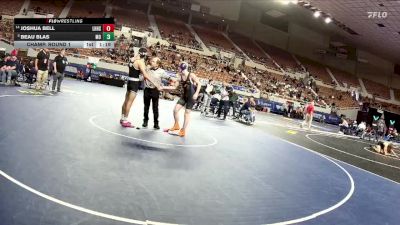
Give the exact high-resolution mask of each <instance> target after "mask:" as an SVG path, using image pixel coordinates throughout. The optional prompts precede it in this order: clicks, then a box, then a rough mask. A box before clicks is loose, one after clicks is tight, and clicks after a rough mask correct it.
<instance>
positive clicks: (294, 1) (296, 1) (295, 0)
mask: <svg viewBox="0 0 400 225" xmlns="http://www.w3.org/2000/svg"><path fill="white" fill-rule="evenodd" d="M290 2H291V3H292V4H295V5H297V3H299V1H298V0H291V1H290Z"/></svg>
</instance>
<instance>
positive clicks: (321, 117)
mask: <svg viewBox="0 0 400 225" xmlns="http://www.w3.org/2000/svg"><path fill="white" fill-rule="evenodd" d="M256 104H257V105H258V106H261V107H267V108H269V109H270V112H272V113H275V114H283V110H284V108H283V104H282V103H280V102H275V101H270V100H266V99H257V101H256ZM313 120H315V121H324V122H325V123H329V124H334V125H338V124H340V123H341V119H340V117H339V116H337V115H333V114H328V113H323V112H318V111H315V112H314V117H313Z"/></svg>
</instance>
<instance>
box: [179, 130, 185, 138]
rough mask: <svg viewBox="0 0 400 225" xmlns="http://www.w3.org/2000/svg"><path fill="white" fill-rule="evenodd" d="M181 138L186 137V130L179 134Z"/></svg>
mask: <svg viewBox="0 0 400 225" xmlns="http://www.w3.org/2000/svg"><path fill="white" fill-rule="evenodd" d="M178 135H179V137H185V135H186V133H185V130H184V129H181V130H180V131H179V133H178Z"/></svg>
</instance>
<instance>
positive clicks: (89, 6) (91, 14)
mask: <svg viewBox="0 0 400 225" xmlns="http://www.w3.org/2000/svg"><path fill="white" fill-rule="evenodd" d="M94 2H95V1H79V0H76V1H75V2H74V4H73V5H72V7H71V10H70V11H69V15H68V17H73V18H77V17H81V18H101V17H104V12H105V9H106V3H105V1H96V2H95V4H94Z"/></svg>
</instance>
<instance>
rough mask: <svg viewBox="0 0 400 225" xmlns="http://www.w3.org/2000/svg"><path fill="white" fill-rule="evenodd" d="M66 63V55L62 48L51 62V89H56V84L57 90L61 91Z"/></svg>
mask: <svg viewBox="0 0 400 225" xmlns="http://www.w3.org/2000/svg"><path fill="white" fill-rule="evenodd" d="M66 65H68V60H67V57H65V49H62V50H61V52H60V53H59V54H58V55H57V56H56V57H55V58H54V62H53V67H54V68H53V69H54V73H53V86H52V88H51V89H52V91H55V90H56V86H57V92H60V91H61V82H62V81H63V79H64V70H65V67H66Z"/></svg>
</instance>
